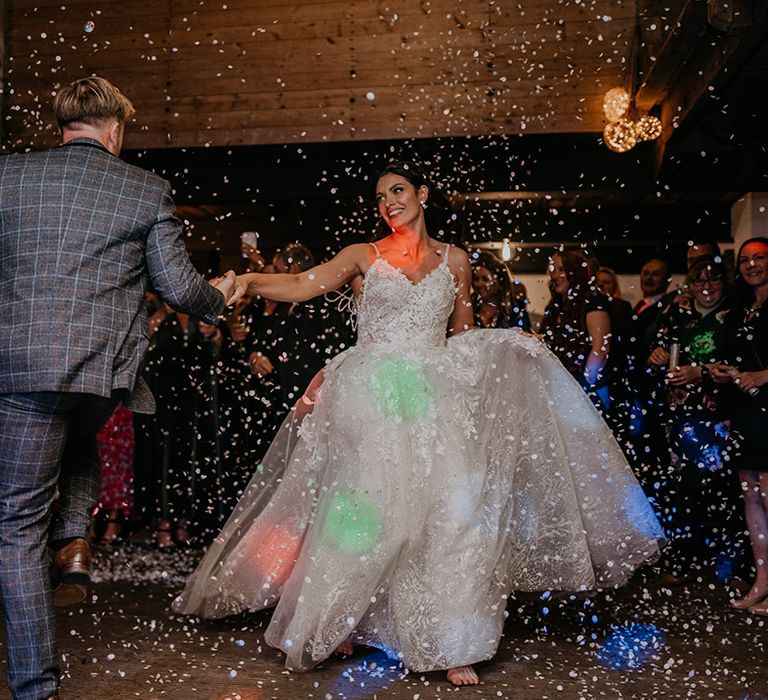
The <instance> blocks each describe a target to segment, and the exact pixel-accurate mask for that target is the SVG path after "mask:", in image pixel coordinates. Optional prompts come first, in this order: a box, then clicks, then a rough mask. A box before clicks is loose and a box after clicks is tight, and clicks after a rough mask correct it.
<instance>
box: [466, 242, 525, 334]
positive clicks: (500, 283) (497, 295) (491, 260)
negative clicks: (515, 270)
mask: <svg viewBox="0 0 768 700" xmlns="http://www.w3.org/2000/svg"><path fill="white" fill-rule="evenodd" d="M470 259H471V261H472V291H473V295H472V302H473V305H474V307H475V325H476V326H478V327H480V328H521V329H522V330H524V331H526V332H527V333H530V331H531V319H530V318H529V317H528V310H527V309H526V306H527V304H528V299H527V298H526V297H527V294H526V290H525V286H524V285H523V284H522V283H521V282H519V281H517V280H515V279H513V277H512V275H511V273H510V270H509V268H508V267H507V265H506V264H505V263H504V262H503V261H501V260H499V258H497V257H496V256H495V255H493V254H492V253H487V252H485V251H483V252H480V253H474V254H473V255H472V256H471V258H470Z"/></svg>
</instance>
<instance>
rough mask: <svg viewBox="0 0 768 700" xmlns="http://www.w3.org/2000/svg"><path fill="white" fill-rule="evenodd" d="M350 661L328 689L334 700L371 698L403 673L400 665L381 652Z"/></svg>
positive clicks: (397, 661)
mask: <svg viewBox="0 0 768 700" xmlns="http://www.w3.org/2000/svg"><path fill="white" fill-rule="evenodd" d="M350 661H351V664H350V665H348V666H346V668H345V669H344V670H343V671H342V672H341V673H340V674H339V676H338V677H337V679H336V680H335V681H334V682H333V684H332V686H331V688H330V689H329V691H330V693H331V695H332V696H333V697H334V698H342V699H344V700H362V698H370V697H373V693H376V692H379V691H382V690H386V689H387V688H388V687H389V686H390V684H391V683H394V682H395V681H397V680H399V679H400V678H401V677H402V675H403V672H404V669H403V665H402V663H401V662H400V661H399V660H398V659H395V658H392V657H391V656H388V655H387V654H385V653H384V652H383V651H373V652H371V653H369V654H366V655H365V656H361V657H357V656H356V657H355V658H353V659H351V660H350Z"/></svg>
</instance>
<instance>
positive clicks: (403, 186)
mask: <svg viewBox="0 0 768 700" xmlns="http://www.w3.org/2000/svg"><path fill="white" fill-rule="evenodd" d="M426 201H427V188H426V187H423V186H422V187H419V188H418V189H416V187H414V186H413V184H412V183H411V182H409V181H408V180H406V179H405V178H404V177H403V176H402V175H396V174H394V173H387V174H386V175H383V176H382V177H381V178H380V179H379V181H378V183H376V204H377V206H378V207H379V214H381V218H382V219H384V221H386V222H387V224H389V226H390V228H392V229H393V230H398V229H402V228H414V227H415V225H416V224H417V223H418V221H419V220H420V219H423V218H424V210H423V209H422V206H421V205H422V204H423V203H424V202H426Z"/></svg>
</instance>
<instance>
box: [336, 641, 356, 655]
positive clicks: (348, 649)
mask: <svg viewBox="0 0 768 700" xmlns="http://www.w3.org/2000/svg"><path fill="white" fill-rule="evenodd" d="M335 653H336V654H338V655H339V656H352V654H354V653H355V645H354V644H352V640H351V639H348V640H347V641H346V642H342V643H341V644H339V646H337V647H336V652H335Z"/></svg>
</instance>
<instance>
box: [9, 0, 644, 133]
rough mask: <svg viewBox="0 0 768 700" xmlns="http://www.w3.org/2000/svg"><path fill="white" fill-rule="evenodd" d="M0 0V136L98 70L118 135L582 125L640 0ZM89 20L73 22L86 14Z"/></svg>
mask: <svg viewBox="0 0 768 700" xmlns="http://www.w3.org/2000/svg"><path fill="white" fill-rule="evenodd" d="M97 7H98V6H94V4H93V2H92V1H91V0H71V1H69V2H66V3H62V2H61V1H60V0H8V31H7V43H8V46H7V51H8V54H9V62H8V65H7V70H6V81H7V87H8V90H7V102H6V105H5V109H6V116H7V117H8V118H7V120H6V124H7V139H6V142H7V145H8V146H9V147H10V148H19V147H33V148H35V147H42V146H45V145H50V144H51V143H53V142H55V141H56V139H57V134H56V129H55V128H54V124H53V118H52V114H51V111H50V100H51V95H52V93H53V92H55V90H56V89H57V88H58V86H60V85H61V84H64V83H66V82H68V81H70V80H72V79H74V78H76V77H79V76H82V75H88V74H92V73H96V74H100V75H103V76H104V77H106V78H109V79H110V80H112V81H114V82H115V83H116V84H117V85H118V86H119V87H120V88H121V89H122V90H123V91H124V92H125V93H126V94H127V95H128V96H129V97H130V98H131V99H132V100H133V102H134V104H135V105H136V108H137V123H136V124H135V125H133V126H132V127H131V128H130V129H129V130H128V133H127V137H126V146H127V147H129V148H142V147H161V146H173V147H181V146H193V145H205V144H209V145H228V144H258V143H285V142H294V141H319V140H331V141H335V140H350V139H370V138H400V137H430V136H441V135H475V134H485V133H499V132H504V133H519V132H526V133H545V132H593V131H601V130H602V127H603V120H602V114H601V112H600V96H601V94H602V93H603V92H604V91H605V89H606V88H607V87H611V86H612V85H614V84H617V83H619V84H620V83H622V82H623V78H624V71H625V65H626V57H627V54H628V44H629V41H630V39H631V36H632V33H633V31H634V26H635V12H636V7H635V0H630V1H626V2H625V1H624V0H592V1H591V2H590V3H584V2H580V1H578V0H561V1H560V2H557V3H553V2H550V1H549V0H546V1H545V0H421V1H420V2H419V1H418V0H352V1H348V2H342V1H339V0H293V1H292V2H279V1H278V0H218V1H217V2H211V1H208V0H152V1H150V0H123V1H121V2H110V3H104V4H102V5H101V9H97ZM89 20H90V21H92V22H93V23H94V28H93V31H91V32H87V31H85V29H84V27H85V23H86V22H88V21H89Z"/></svg>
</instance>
